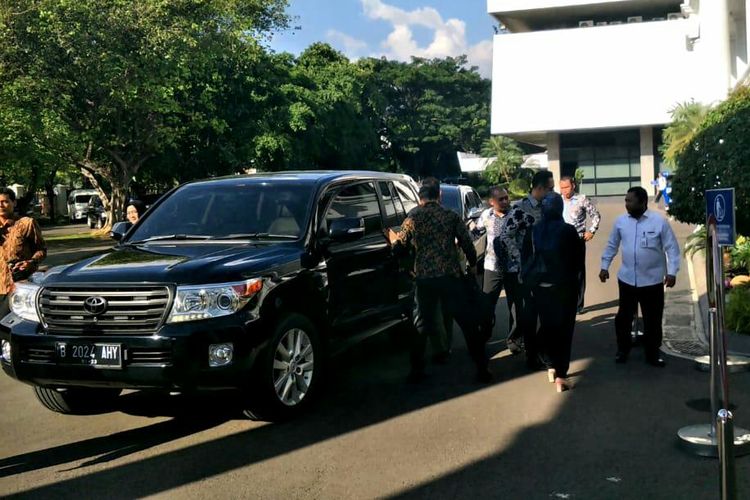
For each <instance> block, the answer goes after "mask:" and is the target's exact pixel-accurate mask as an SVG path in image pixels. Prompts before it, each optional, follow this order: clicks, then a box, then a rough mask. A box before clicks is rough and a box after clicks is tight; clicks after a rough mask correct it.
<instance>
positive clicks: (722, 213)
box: [706, 188, 737, 247]
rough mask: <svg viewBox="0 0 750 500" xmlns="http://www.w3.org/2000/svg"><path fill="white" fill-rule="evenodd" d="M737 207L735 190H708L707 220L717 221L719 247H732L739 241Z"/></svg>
mask: <svg viewBox="0 0 750 500" xmlns="http://www.w3.org/2000/svg"><path fill="white" fill-rule="evenodd" d="M735 207H736V205H735V203H734V188H723V189H707V190H706V220H708V218H709V217H711V216H712V215H713V216H714V218H715V219H716V230H717V232H718V234H719V238H718V243H719V246H722V247H731V246H733V245H734V242H735V241H736V240H737V229H736V225H735V221H736V219H737V218H736V217H735Z"/></svg>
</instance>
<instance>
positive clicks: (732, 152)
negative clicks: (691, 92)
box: [669, 87, 750, 234]
mask: <svg viewBox="0 0 750 500" xmlns="http://www.w3.org/2000/svg"><path fill="white" fill-rule="evenodd" d="M748 130H750V88H748V87H742V88H740V89H738V90H737V91H735V92H734V93H733V94H732V95H730V96H729V98H728V99H727V100H726V101H724V102H723V103H721V104H720V105H719V106H718V107H716V108H715V109H713V110H711V111H709V112H708V114H707V115H706V117H705V119H704V120H703V122H702V123H701V125H700V126H699V128H698V130H697V131H696V133H695V135H694V136H693V138H692V140H691V141H690V143H689V144H688V145H687V146H686V147H685V148H684V149H683V150H682V151H681V152H680V153H679V154H678V155H677V164H678V168H677V171H676V172H675V175H674V179H673V180H672V198H673V200H672V204H671V205H670V208H669V213H670V214H671V215H672V216H674V217H675V218H676V219H678V220H680V221H682V222H688V223H692V224H702V223H704V222H705V220H706V200H705V196H704V191H705V190H706V189H715V188H722V187H734V188H735V203H736V205H737V207H736V209H737V212H736V214H737V232H738V233H743V234H750V134H748Z"/></svg>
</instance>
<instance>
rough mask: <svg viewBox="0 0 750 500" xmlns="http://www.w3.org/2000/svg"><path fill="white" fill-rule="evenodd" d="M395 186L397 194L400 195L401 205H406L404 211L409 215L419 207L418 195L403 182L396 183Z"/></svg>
mask: <svg viewBox="0 0 750 500" xmlns="http://www.w3.org/2000/svg"><path fill="white" fill-rule="evenodd" d="M393 186H394V187H395V188H396V194H398V197H399V199H400V200H401V203H402V204H403V205H404V211H405V212H406V214H407V215H408V214H409V212H411V211H412V210H414V209H415V208H416V207H417V206H418V205H419V198H418V197H417V194H416V193H415V192H414V190H413V189H412V188H411V187H410V186H409V185H408V184H406V183H405V182H403V181H396V182H394V183H393Z"/></svg>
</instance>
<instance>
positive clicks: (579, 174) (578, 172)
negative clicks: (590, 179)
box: [573, 167, 585, 189]
mask: <svg viewBox="0 0 750 500" xmlns="http://www.w3.org/2000/svg"><path fill="white" fill-rule="evenodd" d="M584 176H585V174H584V173H583V169H582V168H581V167H578V168H577V169H576V171H575V173H574V174H573V179H575V181H576V187H577V188H578V189H580V188H581V185H582V184H583V178H584Z"/></svg>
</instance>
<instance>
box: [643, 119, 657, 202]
mask: <svg viewBox="0 0 750 500" xmlns="http://www.w3.org/2000/svg"><path fill="white" fill-rule="evenodd" d="M654 170H655V169H654V129H653V128H652V127H641V187H643V189H645V190H646V192H647V193H652V192H653V191H654V187H653V186H652V185H651V181H653V180H654V175H655V174H654Z"/></svg>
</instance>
